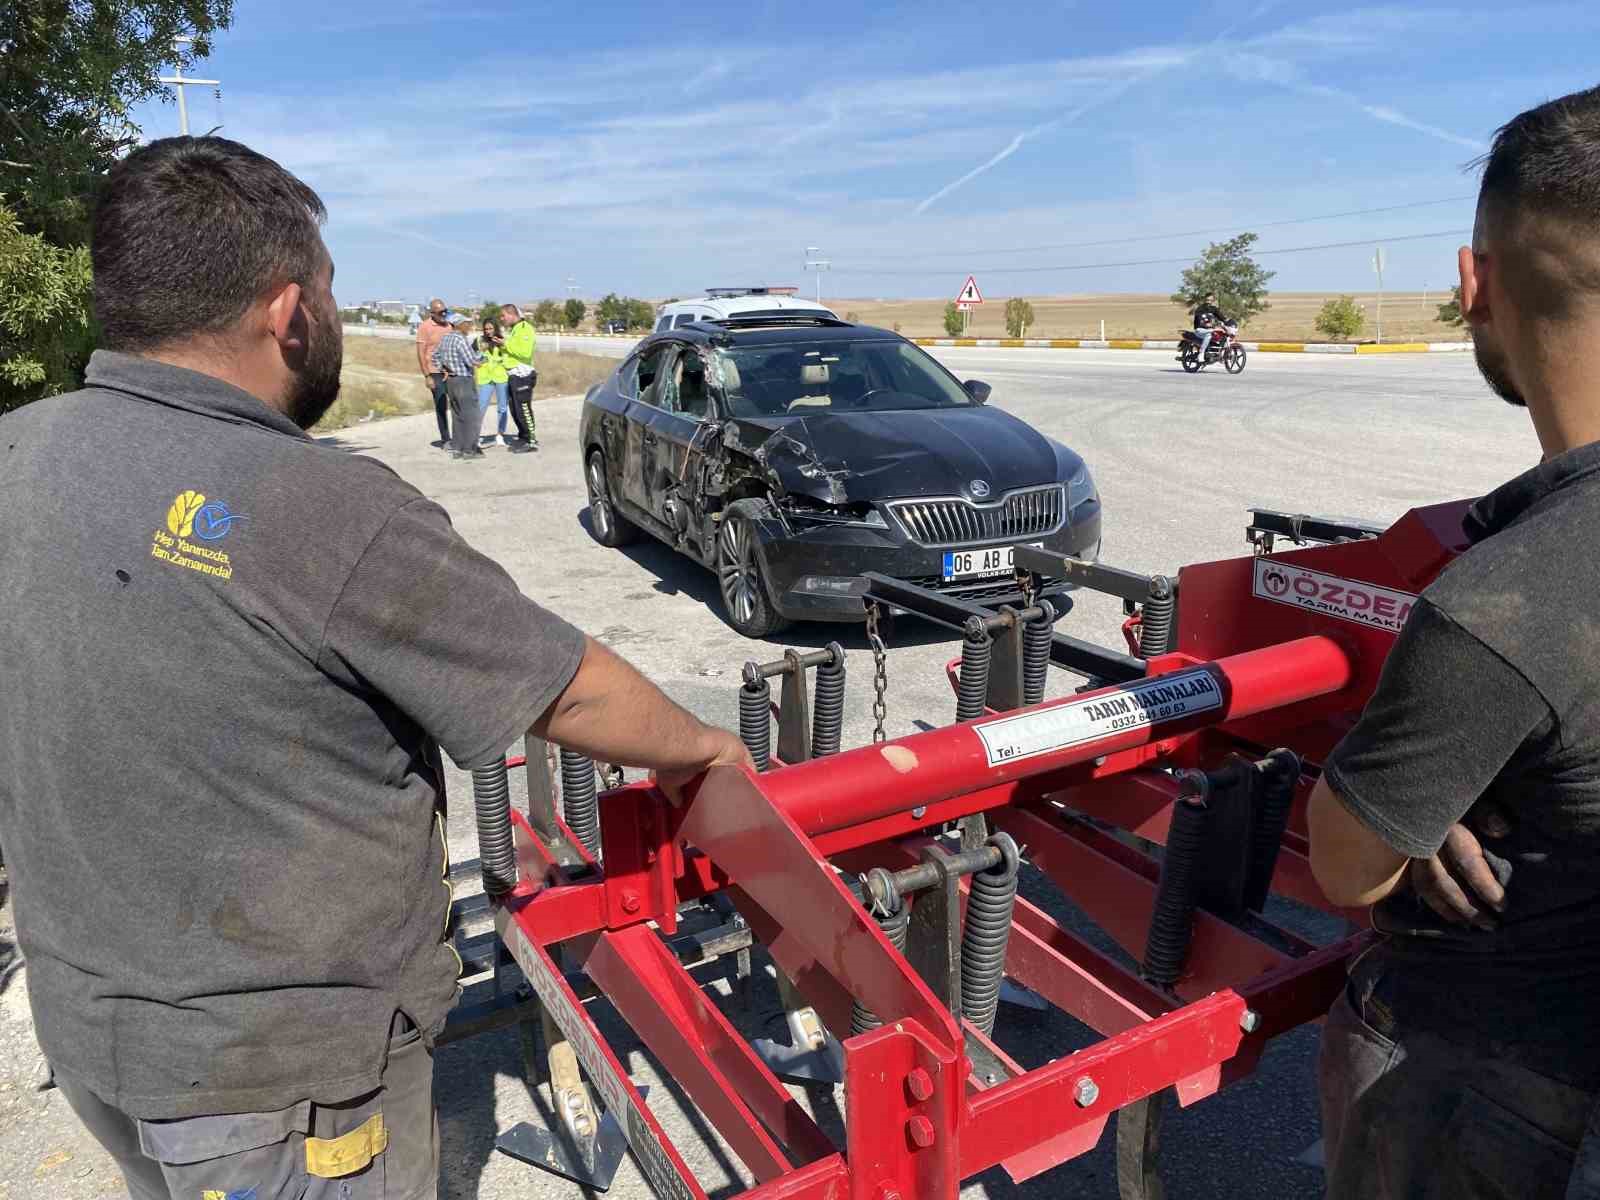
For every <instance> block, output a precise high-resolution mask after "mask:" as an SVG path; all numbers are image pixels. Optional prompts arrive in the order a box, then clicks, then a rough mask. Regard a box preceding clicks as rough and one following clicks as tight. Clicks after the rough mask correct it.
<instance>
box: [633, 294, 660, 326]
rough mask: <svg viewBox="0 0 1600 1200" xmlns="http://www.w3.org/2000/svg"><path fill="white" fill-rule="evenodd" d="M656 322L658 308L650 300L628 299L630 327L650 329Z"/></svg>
mask: <svg viewBox="0 0 1600 1200" xmlns="http://www.w3.org/2000/svg"><path fill="white" fill-rule="evenodd" d="M655 323H656V308H655V305H653V304H651V303H650V301H648V300H629V301H628V328H629V329H649V328H650V326H652V325H654V324H655Z"/></svg>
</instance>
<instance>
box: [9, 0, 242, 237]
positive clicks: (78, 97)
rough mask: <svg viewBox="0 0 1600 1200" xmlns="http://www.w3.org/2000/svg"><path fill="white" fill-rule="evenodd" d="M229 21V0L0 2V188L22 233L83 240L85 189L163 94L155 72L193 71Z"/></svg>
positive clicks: (129, 141)
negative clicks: (137, 116)
mask: <svg viewBox="0 0 1600 1200" xmlns="http://www.w3.org/2000/svg"><path fill="white" fill-rule="evenodd" d="M232 17H233V0H22V2H21V3H11V4H0V160H4V161H3V162H0V193H4V194H5V195H6V196H7V198H8V199H7V203H8V204H9V205H10V206H11V208H12V209H13V211H15V212H16V214H17V217H18V221H19V224H20V226H21V228H22V230H23V231H24V232H25V233H42V234H44V235H45V237H46V238H47V239H48V240H49V241H50V242H52V243H53V244H55V245H57V246H70V245H75V244H78V243H81V242H84V241H87V240H88V223H89V216H90V212H91V203H92V198H93V195H94V189H95V187H96V186H97V185H98V183H99V180H100V178H101V176H103V175H104V174H105V172H106V170H107V169H108V168H109V167H110V166H111V164H112V163H113V162H115V161H116V160H117V159H118V158H119V157H121V156H122V155H123V154H124V153H126V152H127V150H128V149H129V148H131V147H132V146H134V145H135V144H136V143H137V142H138V138H139V130H138V129H137V128H136V127H135V126H134V125H133V123H132V122H131V121H130V120H129V116H128V114H129V111H130V110H131V109H132V108H133V106H134V105H137V104H140V103H142V102H144V101H146V100H149V99H151V98H153V97H155V96H158V95H166V96H167V97H168V98H169V99H170V96H171V94H170V93H169V92H167V91H166V89H165V88H164V87H163V85H162V84H161V83H160V82H159V81H158V78H157V77H158V76H160V75H161V74H163V69H162V68H163V67H164V66H165V65H167V64H169V63H173V62H176V63H177V64H178V65H180V66H181V67H183V68H185V69H191V68H193V67H194V66H195V65H196V64H197V63H199V61H200V60H201V59H203V58H205V57H206V56H207V55H208V54H209V53H210V52H211V35H212V34H213V33H215V32H216V31H217V30H219V29H226V28H227V26H228V24H229V22H230V21H231V20H232ZM179 34H188V35H191V36H192V37H193V38H194V43H193V44H192V45H190V46H186V47H179V48H178V49H176V50H175V49H174V47H173V40H172V39H173V38H174V37H176V36H178V35H179Z"/></svg>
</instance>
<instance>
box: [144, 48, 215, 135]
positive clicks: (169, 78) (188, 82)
mask: <svg viewBox="0 0 1600 1200" xmlns="http://www.w3.org/2000/svg"><path fill="white" fill-rule="evenodd" d="M193 43H194V39H193V38H192V37H175V38H173V39H172V49H173V52H174V54H176V52H177V49H178V47H179V46H187V45H192V44H193ZM173 61H174V62H176V61H177V59H176V58H174V59H173ZM157 82H158V83H165V84H169V85H170V86H171V87H172V88H173V89H174V90H176V91H177V93H178V132H179V133H180V134H182V135H183V136H184V137H188V136H189V105H188V102H187V101H186V100H185V99H184V96H183V89H184V88H186V87H195V86H199V85H204V86H206V87H221V86H222V80H220V79H190V78H189V77H188V76H186V75H185V74H184V73H183V67H182V65H181V64H180V65H178V66H176V67H174V68H173V69H172V74H171V75H163V76H161V77H160V79H158V80H157Z"/></svg>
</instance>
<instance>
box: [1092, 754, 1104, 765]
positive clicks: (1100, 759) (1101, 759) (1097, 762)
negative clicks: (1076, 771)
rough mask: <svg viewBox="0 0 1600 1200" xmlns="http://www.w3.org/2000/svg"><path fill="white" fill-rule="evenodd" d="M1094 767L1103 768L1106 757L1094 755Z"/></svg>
mask: <svg viewBox="0 0 1600 1200" xmlns="http://www.w3.org/2000/svg"><path fill="white" fill-rule="evenodd" d="M1094 765H1095V766H1097V767H1103V766H1105V765H1106V756H1105V755H1104V754H1097V755H1095V759H1094Z"/></svg>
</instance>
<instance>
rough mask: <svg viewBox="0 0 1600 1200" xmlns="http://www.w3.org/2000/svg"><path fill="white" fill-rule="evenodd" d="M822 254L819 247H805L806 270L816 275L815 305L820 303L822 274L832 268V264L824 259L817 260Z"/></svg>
mask: <svg viewBox="0 0 1600 1200" xmlns="http://www.w3.org/2000/svg"><path fill="white" fill-rule="evenodd" d="M821 253H822V247H821V246H807V247H806V270H808V271H815V272H816V273H817V303H818V304H821V303H822V273H823V272H824V271H826V270H829V269H830V268H832V266H833V264H832V263H831V262H829V261H828V260H827V259H825V258H818V257H816V256H817V255H819V254H821Z"/></svg>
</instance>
